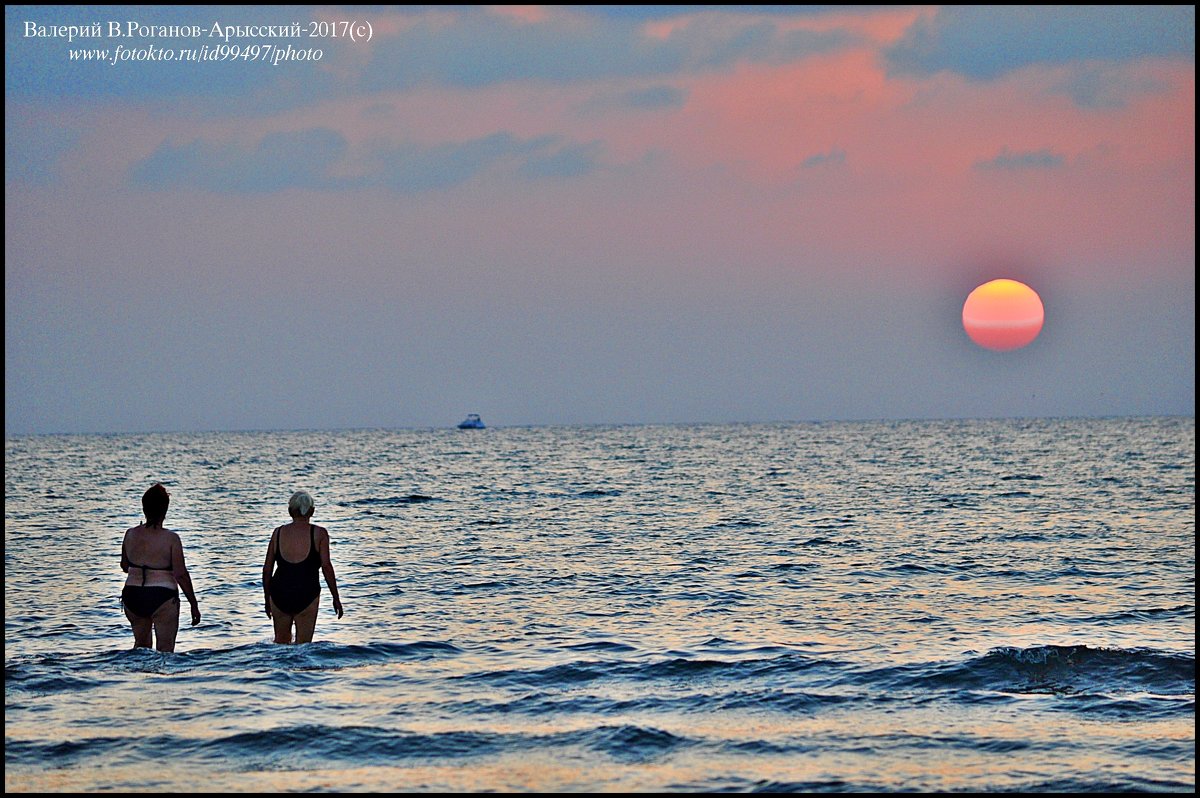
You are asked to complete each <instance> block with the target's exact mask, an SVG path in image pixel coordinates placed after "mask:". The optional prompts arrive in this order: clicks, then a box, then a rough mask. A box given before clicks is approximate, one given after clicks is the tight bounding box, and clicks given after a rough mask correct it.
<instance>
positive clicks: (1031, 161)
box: [975, 147, 1067, 171]
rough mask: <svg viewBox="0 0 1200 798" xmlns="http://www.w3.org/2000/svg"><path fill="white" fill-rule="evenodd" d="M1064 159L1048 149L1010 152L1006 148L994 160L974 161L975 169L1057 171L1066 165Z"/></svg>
mask: <svg viewBox="0 0 1200 798" xmlns="http://www.w3.org/2000/svg"><path fill="white" fill-rule="evenodd" d="M1066 162H1067V160H1066V158H1064V157H1063V156H1061V155H1059V154H1057V153H1054V152H1051V151H1050V150H1048V149H1042V150H1029V151H1025V152H1012V151H1010V150H1009V149H1008V148H1007V147H1005V148H1004V149H1003V150H1001V151H1000V154H999V155H997V156H995V157H994V158H988V159H987V160H982V161H976V162H975V168H976V169H999V170H1010V171H1015V170H1022V169H1058V168H1059V167H1062V166H1064V165H1066Z"/></svg>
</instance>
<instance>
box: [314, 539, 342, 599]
mask: <svg viewBox="0 0 1200 798" xmlns="http://www.w3.org/2000/svg"><path fill="white" fill-rule="evenodd" d="M317 548H318V549H319V550H320V551H321V573H323V574H325V584H327V585H329V592H330V593H332V594H333V608H334V609H335V610H337V616H338V617H339V618H341V617H342V599H341V597H340V596H338V589H337V576H336V575H335V574H334V573H333V561H332V560H331V559H330V558H329V530H328V529H321V530H320V532H319V533H318V534H317Z"/></svg>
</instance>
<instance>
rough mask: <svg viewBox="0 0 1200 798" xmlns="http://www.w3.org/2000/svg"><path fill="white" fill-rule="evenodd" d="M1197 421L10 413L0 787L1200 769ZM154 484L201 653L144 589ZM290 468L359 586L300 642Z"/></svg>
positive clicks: (647, 786)
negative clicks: (135, 633)
mask: <svg viewBox="0 0 1200 798" xmlns="http://www.w3.org/2000/svg"><path fill="white" fill-rule="evenodd" d="M1195 452H1196V440H1195V419H1194V417H1163V418H1102V419H1012V420H953V421H889V422H837V423H834V422H828V423H825V422H822V423H778V424H699V425H662V426H561V427H492V428H488V429H482V430H458V429H408V430H404V429H399V430H383V429H377V430H348V431H334V432H330V431H293V432H238V433H224V432H221V433H217V432H204V433H194V434H182V433H179V434H176V433H162V434H136V435H135V434H121V435H38V436H17V437H14V436H7V437H6V439H5V452H4V455H5V456H4V479H5V492H4V522H5V523H4V787H5V791H6V792H10V791H11V792H44V791H86V792H133V791H144V792H263V791H317V792H321V791H329V792H349V791H375V792H383V791H403V792H477V791H497V792H555V791H564V792H622V791H628V792H868V791H869V792H942V791H944V792H976V791H980V792H1004V791H1013V792H1017V791H1021V792H1033V791H1037V792H1050V791H1052V792H1100V791H1104V792H1109V791H1147V792H1182V793H1191V792H1193V790H1194V788H1195V786H1196V727H1195V714H1196V698H1195V684H1196V641H1195V631H1196V607H1195V601H1196V598H1195V596H1196V592H1195V590H1196V582H1195V543H1196V483H1195V473H1196V472H1195ZM157 481H161V482H163V483H164V484H165V485H166V486H167V488H168V490H169V491H170V493H171V506H170V511H169V513H168V515H167V526H168V528H171V529H173V530H175V531H177V532H178V533H179V535H180V536H181V538H182V540H183V544H184V552H185V555H186V558H187V565H188V568H189V570H190V572H191V576H192V580H193V582H194V584H195V586H196V590H197V594H198V596H199V600H200V608H201V612H202V613H203V618H202V620H201V622H200V624H199V625H198V626H195V627H192V626H189V625H188V624H187V621H186V616H187V608H186V602H185V604H184V618H185V620H184V621H183V624H182V627H181V629H180V633H179V638H178V643H177V648H176V651H175V652H174V653H160V652H157V651H153V650H148V649H134V648H133V647H132V644H133V637H132V633H131V631H130V629H129V625H128V623H127V621H126V620H125V617H124V615H123V614H122V609H121V605H120V600H119V596H120V592H121V587H122V585H123V582H124V578H125V575H124V574H123V573H122V572H121V570H120V568H119V557H120V549H121V539H122V534H123V532H124V530H125V529H127V528H128V527H131V526H134V525H136V524H137V523H138V522H139V521H140V520H141V503H140V497H141V495H142V493H143V492H144V491H145V490H146V488H148V487H149V486H150V485H151V484H153V483H154V482H157ZM301 489H302V490H306V491H308V492H310V493H311V494H312V496H313V497H314V499H315V501H316V512H315V515H314V517H313V520H314V521H315V522H316V523H318V524H320V525H322V526H325V527H326V528H327V529H328V530H329V534H330V538H331V541H332V543H331V552H332V562H333V565H334V568H335V569H336V575H337V582H338V586H339V589H340V593H341V597H342V601H343V603H344V606H345V615H344V617H343V618H341V619H338V618H337V617H336V614H335V613H334V612H333V609H332V606H331V605H332V602H331V600H330V596H329V593H328V591H327V590H326V591H325V592H324V593H323V596H322V604H321V610H320V618H319V620H318V622H317V627H316V635H315V638H314V642H312V643H309V644H304V645H298V646H294V645H277V644H275V643H273V642H272V640H273V635H272V628H271V622H270V620H269V619H268V618H267V617H266V615H265V613H264V611H263V594H262V586H261V573H262V567H263V561H264V558H265V554H266V549H267V544H268V541H269V538H270V535H271V531H272V529H274V528H275V527H276V526H278V525H280V524H282V523H285V522H287V521H288V520H289V518H288V515H287V501H288V497H289V496H290V495H291V493H292V492H293V491H296V490H301ZM323 588H324V584H323Z"/></svg>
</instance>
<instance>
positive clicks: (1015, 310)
mask: <svg viewBox="0 0 1200 798" xmlns="http://www.w3.org/2000/svg"><path fill="white" fill-rule="evenodd" d="M1044 320H1045V310H1044V308H1043V307H1042V299H1041V297H1039V296H1038V295H1037V292H1036V291H1034V290H1033V289H1032V288H1030V287H1029V286H1027V285H1025V284H1024V283H1019V282H1017V281H1016V280H992V281H991V282H988V283H984V284H983V285H981V286H979V287H978V288H976V289H975V290H974V291H972V292H971V293H970V294H969V295H968V296H967V301H966V302H964V303H963V310H962V323H963V329H964V330H966V331H967V335H969V336H970V337H971V340H972V341H974V342H975V343H977V344H979V345H980V346H982V347H984V348H985V349H994V350H996V351H998V352H1003V351H1007V350H1009V349H1020V348H1021V347H1023V346H1026V345H1028V344H1029V343H1031V342H1032V341H1033V339H1034V338H1037V337H1038V333H1040V332H1041V331H1042V322H1043V321H1044Z"/></svg>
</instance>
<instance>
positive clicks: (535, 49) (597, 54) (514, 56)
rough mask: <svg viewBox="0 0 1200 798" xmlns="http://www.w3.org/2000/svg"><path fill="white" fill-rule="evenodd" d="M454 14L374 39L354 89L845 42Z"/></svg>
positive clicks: (760, 30)
mask: <svg viewBox="0 0 1200 798" xmlns="http://www.w3.org/2000/svg"><path fill="white" fill-rule="evenodd" d="M459 13H460V20H459V21H458V23H457V24H455V25H453V26H441V25H435V24H433V23H431V22H424V21H420V22H418V23H417V24H415V25H413V26H412V27H410V28H408V29H406V30H404V31H403V32H402V33H400V34H399V35H398V36H396V37H393V38H391V39H388V40H386V43H382V42H381V43H379V46H377V47H376V51H375V57H374V58H373V60H372V62H371V64H370V65H369V66H368V68H367V69H366V70H365V72H364V74H363V77H362V82H363V86H364V88H366V89H368V90H386V89H395V88H407V87H410V86H414V85H420V84H426V83H429V84H441V85H454V86H466V87H477V86H486V85H492V84H496V83H503V82H506V81H514V80H544V81H549V82H554V83H563V82H569V81H575V80H589V79H596V78H606V77H651V76H658V75H671V74H677V73H680V72H684V71H688V70H705V69H720V68H725V67H729V66H731V65H733V64H734V63H736V62H737V61H740V60H749V61H758V62H768V63H781V62H786V61H789V60H794V59H798V58H802V57H804V56H806V55H811V54H814V53H822V52H828V51H830V50H835V49H838V48H841V47H845V46H848V45H849V44H851V43H853V42H854V41H855V40H854V39H853V37H851V36H850V35H849V34H847V33H845V32H843V31H829V32H812V31H790V32H789V31H781V30H780V29H779V28H778V26H776V25H775V24H774V23H772V22H761V21H755V20H745V21H744V22H741V23H740V24H739V23H737V22H734V23H730V21H729V19H727V18H725V19H720V20H718V19H714V18H711V17H706V16H703V15H701V16H699V17H697V18H696V19H694V20H692V21H691V22H689V23H688V24H686V25H683V26H682V27H680V28H679V29H677V30H675V31H673V32H672V33H671V34H670V35H669V36H667V37H665V38H663V39H655V38H650V37H647V36H645V35H644V34H643V33H642V31H641V25H640V23H639V22H635V21H630V20H626V19H613V18H608V19H599V18H592V19H591V20H588V21H577V22H576V23H574V24H571V25H557V24H554V23H545V24H539V25H525V24H521V23H518V22H514V21H510V20H507V19H504V18H502V17H497V16H496V15H494V14H491V13H488V12H487V11H484V10H481V9H471V8H467V9H460V10H459Z"/></svg>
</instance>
